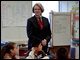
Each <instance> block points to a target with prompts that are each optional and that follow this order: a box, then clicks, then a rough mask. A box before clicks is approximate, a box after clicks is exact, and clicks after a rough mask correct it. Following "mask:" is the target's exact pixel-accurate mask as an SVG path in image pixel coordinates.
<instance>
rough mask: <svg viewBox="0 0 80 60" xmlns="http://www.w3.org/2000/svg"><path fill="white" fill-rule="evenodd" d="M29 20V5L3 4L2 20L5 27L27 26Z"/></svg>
mask: <svg viewBox="0 0 80 60" xmlns="http://www.w3.org/2000/svg"><path fill="white" fill-rule="evenodd" d="M27 18H28V7H27V5H20V4H1V19H2V24H3V26H26V19H27Z"/></svg>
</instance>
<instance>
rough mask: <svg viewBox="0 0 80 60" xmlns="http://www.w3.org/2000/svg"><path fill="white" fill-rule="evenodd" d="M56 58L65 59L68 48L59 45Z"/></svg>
mask: <svg viewBox="0 0 80 60" xmlns="http://www.w3.org/2000/svg"><path fill="white" fill-rule="evenodd" d="M56 55H57V58H58V59H67V58H68V49H67V48H65V47H59V48H58V49H57V51H56Z"/></svg>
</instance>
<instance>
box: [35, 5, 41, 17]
mask: <svg viewBox="0 0 80 60" xmlns="http://www.w3.org/2000/svg"><path fill="white" fill-rule="evenodd" d="M34 13H35V15H36V16H40V15H41V9H40V7H39V6H35V7H34Z"/></svg>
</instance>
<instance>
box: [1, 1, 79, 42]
mask: <svg viewBox="0 0 80 60" xmlns="http://www.w3.org/2000/svg"><path fill="white" fill-rule="evenodd" d="M2 2H5V3H10V4H15V3H18V4H27V5H28V9H29V10H28V11H29V14H30V15H29V17H30V16H31V14H32V9H31V8H32V7H31V6H32V4H31V1H11V2H10V1H1V3H2ZM73 4H75V1H61V7H60V8H61V10H60V12H70V10H71V8H72V5H73ZM78 4H79V2H78ZM26 22H27V19H26ZM1 39H2V40H3V41H28V37H27V34H26V26H16V27H15V26H13V27H4V26H3V24H2V17H1Z"/></svg>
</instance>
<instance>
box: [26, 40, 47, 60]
mask: <svg viewBox="0 0 80 60" xmlns="http://www.w3.org/2000/svg"><path fill="white" fill-rule="evenodd" d="M26 56H27V57H26V59H49V57H48V56H47V54H46V53H45V52H44V51H43V50H42V45H41V41H40V40H33V42H32V49H31V50H29V51H28V52H27V54H26Z"/></svg>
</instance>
